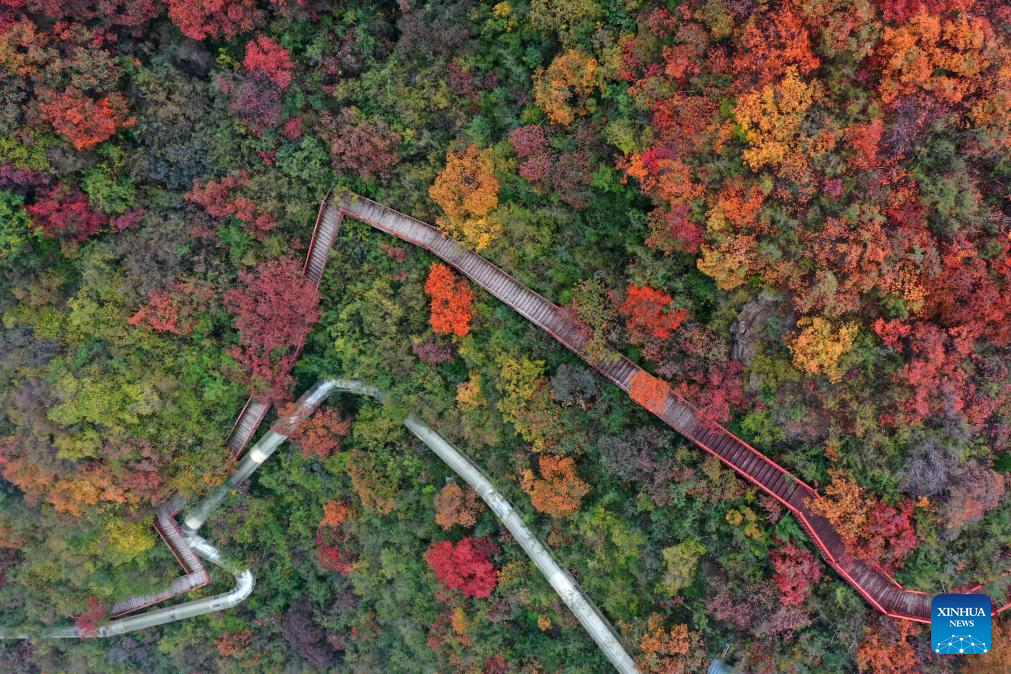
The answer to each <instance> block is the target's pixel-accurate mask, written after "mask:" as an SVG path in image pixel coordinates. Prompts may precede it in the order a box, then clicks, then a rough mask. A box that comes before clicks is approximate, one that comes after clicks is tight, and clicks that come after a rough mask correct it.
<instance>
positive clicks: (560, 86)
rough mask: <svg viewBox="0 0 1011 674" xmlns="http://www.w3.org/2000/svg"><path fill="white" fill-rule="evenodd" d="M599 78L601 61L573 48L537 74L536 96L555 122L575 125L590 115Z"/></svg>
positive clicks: (535, 82)
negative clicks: (588, 107) (588, 104)
mask: <svg viewBox="0 0 1011 674" xmlns="http://www.w3.org/2000/svg"><path fill="white" fill-rule="evenodd" d="M599 77H600V74H599V64H598V63H597V59H595V58H593V57H592V56H587V55H585V54H582V53H580V52H578V51H576V50H574V49H570V50H568V51H566V52H565V53H562V54H559V55H558V56H556V57H555V58H554V60H553V61H552V62H551V65H549V66H548V67H547V69H546V70H544V69H539V70H538V71H537V72H536V73H535V74H534V96H535V98H536V100H537V104H538V105H539V106H541V108H542V109H543V110H544V112H545V113H547V115H548V117H549V118H550V119H551V121H553V122H556V123H558V124H571V123H573V122H574V121H576V118H577V117H579V116H581V115H585V114H586V112H587V110H586V99H587V97H589V96H590V94H592V93H593V91H594V89H595V88H596V86H597V83H598V79H599Z"/></svg>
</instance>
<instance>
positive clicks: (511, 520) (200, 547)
mask: <svg viewBox="0 0 1011 674" xmlns="http://www.w3.org/2000/svg"><path fill="white" fill-rule="evenodd" d="M337 392H345V393H353V394H356V395H364V396H369V397H371V398H375V399H377V400H379V401H380V402H387V401H388V399H389V396H388V395H387V393H386V392H385V391H382V390H381V389H378V388H376V387H374V386H369V385H366V384H363V383H362V382H360V381H356V380H349V379H328V380H324V381H321V382H318V383H317V384H315V385H314V386H312V387H311V388H310V389H309V390H308V391H306V392H305V393H304V394H302V396H301V397H300V398H299V399H298V400H297V401H296V403H295V408H294V410H293V411H292V413H291V414H290V415H288V416H285V417H283V418H281V419H279V420H278V421H277V422H275V423H274V424H273V426H272V427H271V429H270V430H269V431H268V432H267V433H266V434H264V436H263V437H262V438H260V440H259V441H258V442H257V443H256V444H255V445H253V447H252V449H250V450H249V452H248V453H247V454H246V455H245V456H244V457H243V458H242V460H241V461H239V465H238V466H237V467H236V469H235V471H234V472H233V473H232V474H231V475H230V476H229V477H228V479H227V480H226V481H225V482H224V483H222V484H221V485H219V486H218V487H216V488H215V489H213V490H212V491H211V492H210V493H209V494H207V496H205V497H204V498H203V499H202V500H201V501H200V502H199V503H197V504H196V505H195V506H194V507H193V508H192V509H191V510H189V511H188V512H187V513H186V515H185V517H184V518H183V526H182V528H180V527H179V525H178V524H177V522H176V521H175V518H174V515H175V513H176V512H178V511H179V509H180V505H181V500H180V499H179V498H178V497H177V496H175V497H173V498H172V499H170V500H169V501H168V502H166V504H165V505H163V506H162V507H160V508H159V509H158V516H157V518H156V525H155V526H156V528H157V529H158V532H159V533H160V534H161V535H162V538H164V540H165V542H166V543H167V544H168V546H169V548H170V549H171V550H172V552H173V554H174V555H175V557H176V559H177V561H179V564H180V565H181V566H182V567H183V569H184V570H186V571H187V574H186V575H184V576H182V577H180V578H177V579H176V580H175V581H173V582H172V584H170V585H169V587H167V588H165V589H164V590H162V591H159V592H155V593H153V594H150V595H142V596H137V597H130V598H128V599H125V600H122V601H120V602H117V604H116V605H115V607H114V608H113V615H122V614H123V613H126V612H130V611H135V610H139V609H141V608H146V607H148V606H151V605H152V604H154V603H157V602H161V601H164V600H166V599H168V598H171V597H174V596H176V595H178V594H182V593H184V592H188V591H190V590H193V589H196V588H198V587H202V586H203V585H206V584H207V582H208V580H209V579H208V575H207V572H206V571H204V569H203V567H202V566H201V565H200V563H199V561H198V560H197V559H196V555H200V556H201V557H203V558H204V559H206V560H208V561H210V562H211V563H213V564H215V565H217V566H220V567H222V568H224V569H226V570H228V571H229V572H231V573H232V574H233V575H234V576H235V578H236V586H235V589H233V590H232V591H231V592H229V593H227V594H224V595H218V596H215V597H210V598H208V599H199V600H196V601H191V602H187V603H185V604H181V605H179V606H172V607H168V608H163V609H156V610H152V611H148V612H146V613H142V614H140V615H137V616H132V617H128V618H118V619H116V620H112V621H110V622H108V623H107V624H104V625H101V626H98V627H96V628H93V629H91V628H82V627H78V626H72V627H56V628H48V629H43V630H38V631H33V630H30V629H0V638H7V639H12V638H21V639H29V638H35V637H49V638H85V637H110V636H116V635H120V634H125V633H127V632H132V631H135V630H139V629H144V628H147V627H154V626H156V625H163V624H165V623H168V622H174V621H177V620H183V619H186V618H192V617H194V616H198V615H205V614H208V613H214V612H216V611H222V610H224V609H228V608H232V607H233V606H235V605H237V604H238V603H240V602H241V601H243V600H244V599H246V597H248V596H249V594H250V593H251V592H252V590H253V584H254V580H253V575H252V573H251V572H250V571H249V570H248V569H239V568H238V567H237V566H235V565H234V564H231V563H228V562H226V561H225V560H224V559H223V558H222V556H221V554H220V553H219V552H218V551H217V550H216V549H215V548H214V547H213V546H211V545H210V543H208V542H207V541H206V540H204V539H203V538H201V537H200V535H199V531H200V529H201V528H202V527H203V526H204V524H205V523H206V521H207V518H208V517H209V516H210V515H211V514H212V513H214V511H215V510H217V508H218V507H219V506H220V505H221V504H222V503H224V501H225V500H226V499H227V498H228V497H229V496H230V495H232V494H234V493H235V490H236V488H237V487H238V486H239V485H241V484H242V483H243V482H245V481H246V480H248V479H249V478H250V477H251V476H252V475H253V473H255V472H256V469H257V468H259V467H260V466H261V465H263V463H264V462H265V461H266V460H267V459H269V458H270V456H271V455H272V454H273V453H274V452H275V451H277V449H278V447H280V446H281V445H282V444H284V442H285V440H287V439H288V438H289V437H290V436H291V435H292V434H293V433H294V432H295V430H296V429H297V428H298V427H299V426H300V425H301V424H302V422H303V421H305V420H306V419H307V418H308V417H309V416H310V415H312V413H313V412H315V411H316V409H317V408H318V407H319V406H320V405H321V404H322V403H323V401H325V400H326V399H327V398H328V397H330V396H331V395H333V394H334V393H337ZM404 425H405V426H406V427H407V429H408V430H409V431H410V432H411V433H413V434H414V435H415V436H416V437H417V438H418V439H419V440H421V442H423V443H424V444H425V445H426V446H427V447H428V448H429V449H431V450H432V452H434V453H435V454H436V456H438V457H439V458H440V459H442V460H443V461H444V462H445V463H446V465H447V466H449V467H450V468H451V469H452V470H453V471H454V472H455V473H456V474H457V475H459V476H460V477H461V478H462V479H463V480H464V481H465V482H466V483H467V484H469V485H470V486H471V487H473V488H474V490H475V491H477V493H478V494H479V495H480V497H481V499H482V500H484V502H485V503H486V504H487V505H488V507H489V508H490V509H491V511H492V512H493V513H495V516H496V517H498V519H499V521H500V522H502V524H503V525H504V526H505V528H506V529H508V531H509V533H510V534H512V536H513V538H514V539H515V540H516V542H517V543H519V545H520V547H522V548H523V550H524V552H526V553H527V555H528V556H529V557H530V559H531V560H532V561H533V562H534V564H535V565H536V566H537V568H538V570H540V572H541V573H542V574H543V575H544V577H545V579H547V581H548V583H549V584H550V585H551V587H552V588H553V589H554V590H555V592H556V593H558V596H559V597H560V598H561V600H562V601H563V602H565V605H566V606H568V607H569V609H570V610H571V611H572V613H573V614H574V615H575V616H576V618H577V619H578V620H579V622H580V624H582V626H583V628H584V629H585V630H586V632H587V633H588V634H589V635H590V637H591V638H592V639H593V640H594V642H596V644H597V646H598V647H599V648H600V650H601V651H602V652H603V653H604V655H605V656H606V657H607V659H608V660H609V661H610V662H611V664H612V665H614V668H615V669H616V670H617V671H619V672H621V673H622V674H637V673H638V671H639V670H638V669H636V666H635V662H634V661H633V660H632V658H631V657H630V656H629V654H628V653H627V652H626V651H625V649H624V648H623V647H622V645H621V642H620V641H619V640H618V636H617V634H616V633H615V631H614V629H613V628H612V627H611V625H610V623H608V621H607V619H606V618H604V616H603V615H602V614H601V613H600V611H599V610H598V609H597V607H596V606H595V605H594V604H593V602H591V601H590V600H589V599H588V598H587V597H586V596H585V595H584V594H583V592H582V591H581V590H580V588H579V586H578V585H577V584H576V581H575V580H574V579H573V578H572V576H571V575H570V574H569V572H568V571H566V570H565V569H563V568H562V567H561V566H559V565H558V563H557V562H556V561H555V560H554V558H553V557H552V556H551V553H550V552H549V551H548V549H547V548H546V547H545V546H544V545H543V544H542V543H541V542H540V540H538V538H537V536H536V535H535V534H534V533H533V532H532V531H530V529H529V528H528V527H527V526H526V524H524V522H523V520H522V519H521V518H520V516H519V514H518V513H517V512H516V510H515V509H514V508H513V506H512V505H511V504H510V503H509V501H508V500H507V499H506V498H505V497H504V496H503V495H502V494H501V493H500V492H499V491H498V490H497V489H495V486H494V485H493V484H492V482H491V480H489V479H488V478H487V477H486V476H485V474H484V473H482V472H481V470H480V469H479V468H478V467H477V466H475V465H474V464H473V463H472V462H471V461H470V459H468V458H467V457H466V456H464V455H463V454H462V453H461V452H459V451H458V450H457V449H456V448H455V447H453V445H451V444H450V443H449V442H447V441H446V439H445V438H443V437H442V436H441V435H439V433H438V432H436V431H435V430H434V429H432V428H431V427H429V426H428V425H426V424H425V423H424V422H422V421H421V419H420V418H418V416H417V415H415V414H409V415H408V416H407V417H406V418H405V419H404ZM194 553H195V554H194Z"/></svg>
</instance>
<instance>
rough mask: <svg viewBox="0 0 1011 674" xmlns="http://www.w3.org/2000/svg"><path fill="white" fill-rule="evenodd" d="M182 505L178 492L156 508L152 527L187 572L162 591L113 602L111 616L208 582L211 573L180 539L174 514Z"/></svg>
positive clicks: (133, 609) (142, 606)
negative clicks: (156, 511)
mask: <svg viewBox="0 0 1011 674" xmlns="http://www.w3.org/2000/svg"><path fill="white" fill-rule="evenodd" d="M182 507H183V500H182V498H181V497H180V496H179V495H178V494H174V495H173V496H172V497H171V498H169V500H167V501H165V503H162V504H161V505H160V506H159V507H158V514H157V515H156V516H155V519H154V528H155V530H156V531H157V532H158V534H159V535H160V536H161V537H162V540H163V541H165V544H166V545H167V546H168V548H169V550H171V551H172V556H174V557H175V558H176V561H177V562H179V566H181V567H183V571H185V572H186V574H185V575H183V576H179V577H178V578H176V579H175V580H173V581H172V582H171V583H170V584H169V586H168V587H166V588H165V589H164V590H159V591H158V592H154V593H152V594H147V595H135V596H133V597H127V598H126V599H123V600H121V601H118V602H116V603H115V604H113V606H112V608H111V609H110V611H109V615H110V616H112V617H113V618H118V617H119V616H122V615H125V614H127V613H132V612H134V611H139V610H140V609H142V608H147V607H148V606H152V605H154V604H158V603H161V602H163V601H166V600H168V599H172V598H173V597H177V596H179V595H181V594H186V593H187V592H192V591H193V590H196V589H197V588H200V587H203V586H204V585H207V583H209V582H210V580H211V579H210V576H209V575H208V574H207V571H206V570H205V569H204V565H203V564H201V563H200V560H199V559H198V558H197V556H196V555H195V554H194V553H193V550H192V549H191V548H190V546H189V545H188V544H187V543H186V541H185V540H184V539H183V534H182V531H181V530H180V529H179V523H178V522H176V519H175V515H176V513H177V512H179V510H180V509H181V508H182Z"/></svg>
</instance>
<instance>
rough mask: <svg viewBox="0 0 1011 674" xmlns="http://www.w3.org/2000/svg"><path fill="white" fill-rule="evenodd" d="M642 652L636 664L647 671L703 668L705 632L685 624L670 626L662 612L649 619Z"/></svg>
mask: <svg viewBox="0 0 1011 674" xmlns="http://www.w3.org/2000/svg"><path fill="white" fill-rule="evenodd" d="M639 652H640V653H641V655H640V657H639V658H638V659H637V660H636V664H637V665H638V667H639V669H641V670H642V671H643V672H646V673H647V674H690V673H691V672H699V671H703V670H704V668H705V665H706V662H707V658H706V652H705V646H704V644H703V640H702V635H701V634H699V633H698V632H693V631H691V630H690V629H688V625H685V624H678V625H674V626H673V627H671V628H670V629H667V628H666V627H665V626H664V624H663V616H661V615H660V614H658V613H654V614H652V615H650V617H649V618H648V619H647V621H646V633H645V634H643V636H642V638H641V639H640V641H639Z"/></svg>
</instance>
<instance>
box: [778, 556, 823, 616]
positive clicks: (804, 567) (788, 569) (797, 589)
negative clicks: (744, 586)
mask: <svg viewBox="0 0 1011 674" xmlns="http://www.w3.org/2000/svg"><path fill="white" fill-rule="evenodd" d="M769 555H770V556H771V557H772V565H773V567H774V568H775V570H776V571H775V573H774V574H773V577H772V578H773V580H774V581H775V582H776V585H777V586H778V587H779V591H780V592H781V595H780V601H781V602H782V603H783V604H784V605H785V606H796V605H798V604H802V603H804V600H805V599H807V597H808V595H810V594H811V587H812V586H813V585H814V584H815V583H817V582H818V579H819V578H821V575H822V572H823V571H824V569H825V567H824V565H823V564H822V563H821V561H819V560H818V558H816V557H815V556H814V553H812V552H811V551H810V550H808V549H807V548H802V547H800V546H798V545H796V544H795V543H783V544H781V545H780V546H778V547H776V548H774V549H773V550H771V551H770V553H769Z"/></svg>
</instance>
